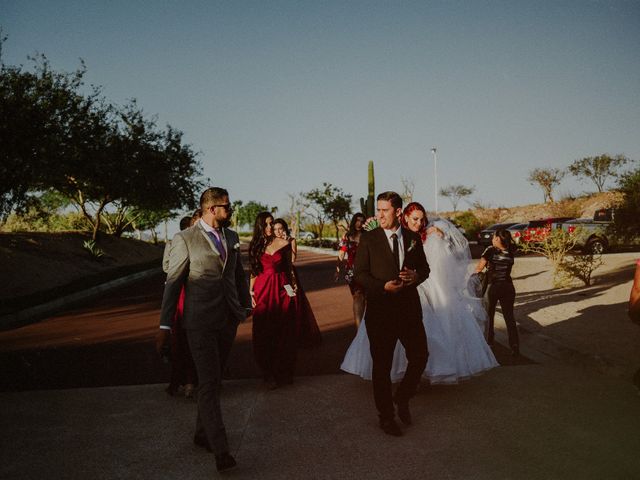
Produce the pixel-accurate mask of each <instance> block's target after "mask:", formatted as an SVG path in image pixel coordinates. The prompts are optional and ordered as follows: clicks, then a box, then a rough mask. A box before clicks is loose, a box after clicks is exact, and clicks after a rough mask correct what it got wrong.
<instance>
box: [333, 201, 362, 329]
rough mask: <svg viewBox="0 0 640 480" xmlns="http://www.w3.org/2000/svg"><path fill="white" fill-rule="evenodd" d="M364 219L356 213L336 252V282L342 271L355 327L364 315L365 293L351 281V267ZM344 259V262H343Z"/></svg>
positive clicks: (356, 283) (353, 262)
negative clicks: (350, 301)
mask: <svg viewBox="0 0 640 480" xmlns="http://www.w3.org/2000/svg"><path fill="white" fill-rule="evenodd" d="M364 221H365V217H364V215H363V214H362V213H356V214H355V215H354V216H353V217H352V218H351V222H350V223H349V230H347V233H345V235H344V236H343V237H342V240H340V245H339V251H338V265H337V266H336V280H337V279H338V277H339V276H340V270H341V269H342V270H344V279H345V280H346V281H347V284H348V285H349V290H351V296H352V297H353V320H354V321H355V322H356V327H359V326H360V322H361V321H362V316H363V315H364V306H365V292H364V289H363V288H362V286H361V285H359V284H358V282H356V281H354V279H353V267H354V264H355V260H356V252H357V251H358V244H359V243H360V235H361V234H362V230H363V226H364ZM345 257H346V260H345Z"/></svg>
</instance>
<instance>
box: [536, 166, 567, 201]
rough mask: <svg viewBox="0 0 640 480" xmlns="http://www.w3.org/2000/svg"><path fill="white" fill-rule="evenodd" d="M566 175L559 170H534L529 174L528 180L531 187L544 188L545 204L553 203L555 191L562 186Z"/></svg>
mask: <svg viewBox="0 0 640 480" xmlns="http://www.w3.org/2000/svg"><path fill="white" fill-rule="evenodd" d="M564 174H565V172H564V171H563V170H560V169H559V168H534V169H533V170H531V171H530V172H529V177H527V180H528V181H529V183H530V184H531V185H538V186H539V187H540V188H542V192H543V194H544V201H545V203H546V202H547V201H549V202H553V189H554V188H556V187H557V186H558V185H560V182H561V181H562V179H563V178H564Z"/></svg>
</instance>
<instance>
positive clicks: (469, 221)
mask: <svg viewBox="0 0 640 480" xmlns="http://www.w3.org/2000/svg"><path fill="white" fill-rule="evenodd" d="M455 221H456V223H457V224H459V225H460V226H461V227H462V228H464V231H465V235H466V237H467V238H469V239H472V240H475V239H476V237H477V235H478V232H479V231H480V230H482V222H480V220H479V219H478V217H476V216H475V215H474V214H473V213H472V212H463V213H461V214H460V215H458V216H456V217H455Z"/></svg>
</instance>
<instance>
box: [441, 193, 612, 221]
mask: <svg viewBox="0 0 640 480" xmlns="http://www.w3.org/2000/svg"><path fill="white" fill-rule="evenodd" d="M621 200H622V194H620V193H619V192H602V193H596V194H593V195H588V196H583V197H578V198H576V199H570V200H561V201H558V202H553V203H534V204H531V205H522V206H517V207H510V208H482V209H472V210H469V211H470V212H471V213H473V214H474V215H475V216H476V217H477V218H478V219H479V220H480V222H481V223H482V224H483V225H489V224H492V223H503V222H505V223H506V222H518V223H521V222H527V221H529V220H537V219H542V218H549V217H573V218H593V214H594V212H595V211H596V210H599V209H601V208H608V207H612V206H614V205H616V204H617V203H618V202H620V201H621ZM460 213H461V212H452V211H449V212H440V215H442V216H445V217H451V218H454V217H455V216H456V215H459V214H460Z"/></svg>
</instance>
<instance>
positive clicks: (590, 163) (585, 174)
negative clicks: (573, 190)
mask: <svg viewBox="0 0 640 480" xmlns="http://www.w3.org/2000/svg"><path fill="white" fill-rule="evenodd" d="M627 163H629V159H628V158H627V157H625V156H624V155H616V156H614V157H611V156H609V155H607V154H602V155H598V156H596V157H585V158H581V159H579V160H575V161H574V162H573V163H572V164H571V165H569V168H568V171H569V172H570V173H571V174H572V175H574V176H576V177H578V178H582V179H588V180H591V181H592V182H593V183H594V184H595V185H596V187H597V189H598V192H602V191H603V189H604V184H605V183H606V181H607V180H608V179H609V178H615V177H617V176H618V174H619V172H618V170H619V169H620V167H622V166H623V165H626V164H627Z"/></svg>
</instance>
